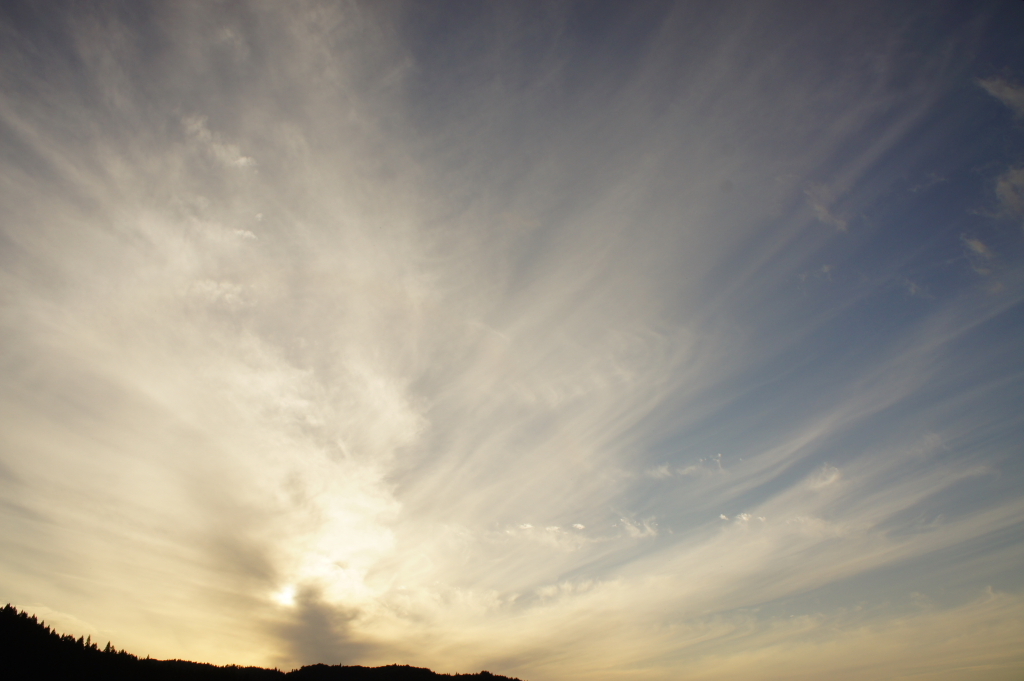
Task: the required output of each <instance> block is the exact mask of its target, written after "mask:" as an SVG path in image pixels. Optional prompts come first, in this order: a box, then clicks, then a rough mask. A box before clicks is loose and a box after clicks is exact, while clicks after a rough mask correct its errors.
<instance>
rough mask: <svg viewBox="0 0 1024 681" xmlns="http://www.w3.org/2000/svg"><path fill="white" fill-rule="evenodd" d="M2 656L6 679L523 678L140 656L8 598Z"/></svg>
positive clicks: (1, 621)
mask: <svg viewBox="0 0 1024 681" xmlns="http://www.w3.org/2000/svg"><path fill="white" fill-rule="evenodd" d="M0 660H2V665H3V666H2V669H3V670H4V675H3V676H4V678H6V679H12V680H13V679H47V680H48V679H55V678H68V679H76V680H79V679H103V680H104V681H108V680H109V681H121V680H128V679H147V681H148V680H153V681H165V680H166V681H174V680H177V679H199V680H202V681H206V680H209V681H221V680H223V681H285V679H286V678H287V681H431V680H433V679H465V680H466V681H469V680H470V679H475V680H476V681H520V679H516V678H512V677H508V676H500V675H498V674H491V673H490V672H487V671H482V672H479V673H476V674H438V673H437V672H434V671H431V670H429V669H425V668H423V667H410V666H409V665H398V664H393V665H388V666H386V667H363V666H359V665H354V666H345V665H333V666H330V665H326V664H314V665H309V666H306V667H300V668H299V669H294V670H292V671H290V672H282V671H280V670H278V669H264V668H263V667H240V666H238V665H226V666H223V667H218V666H216V665H212V664H208V663H206V662H191V661H188V660H154V659H151V658H149V657H146V658H139V657H138V656H136V655H132V654H131V653H129V652H126V651H124V650H117V649H116V648H115V647H114V646H112V645H111V644H110V643H109V642H108V643H107V645H106V646H105V647H104V648H102V649H101V648H100V647H99V644H98V643H94V642H93V641H92V639H91V637H89V638H86V637H81V638H77V639H76V638H75V637H74V636H71V635H70V634H60V633H58V632H57V631H56V630H53V629H51V628H50V627H48V626H46V624H45V623H44V622H42V621H39V620H38V619H36V617H35V615H29V614H28V613H27V612H23V611H19V610H18V609H17V608H15V607H13V606H12V605H11V604H10V603H8V604H7V605H6V606H5V607H4V608H3V609H2V610H0Z"/></svg>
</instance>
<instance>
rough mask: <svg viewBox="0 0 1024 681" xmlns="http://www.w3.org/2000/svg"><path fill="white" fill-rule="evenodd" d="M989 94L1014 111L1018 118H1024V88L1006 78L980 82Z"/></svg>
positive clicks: (996, 77) (994, 77)
mask: <svg viewBox="0 0 1024 681" xmlns="http://www.w3.org/2000/svg"><path fill="white" fill-rule="evenodd" d="M978 84H979V85H981V87H982V88H984V89H985V91H986V92H987V93H989V94H990V95H992V96H993V97H995V98H996V99H998V100H999V101H1001V102H1002V103H1003V104H1005V105H1006V106H1008V107H1010V109H1012V110H1013V113H1014V114H1016V115H1017V116H1024V88H1022V87H1020V86H1019V85H1016V84H1014V83H1011V82H1010V81H1008V80H1006V79H1005V78H1000V77H998V76H993V77H992V78H986V79H984V80H980V81H978Z"/></svg>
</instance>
